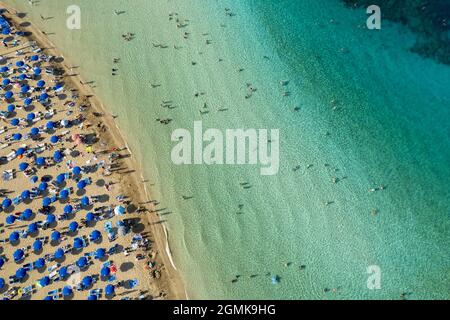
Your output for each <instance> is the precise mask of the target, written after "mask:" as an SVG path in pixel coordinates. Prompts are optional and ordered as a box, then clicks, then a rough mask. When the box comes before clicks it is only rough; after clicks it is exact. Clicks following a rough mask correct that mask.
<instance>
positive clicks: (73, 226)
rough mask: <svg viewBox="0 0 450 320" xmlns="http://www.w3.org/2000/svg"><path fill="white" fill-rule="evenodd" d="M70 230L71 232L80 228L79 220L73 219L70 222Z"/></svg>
mask: <svg viewBox="0 0 450 320" xmlns="http://www.w3.org/2000/svg"><path fill="white" fill-rule="evenodd" d="M69 230H70V231H71V232H75V231H77V230H78V222H76V221H72V222H71V223H70V224H69Z"/></svg>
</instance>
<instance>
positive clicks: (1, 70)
mask: <svg viewBox="0 0 450 320" xmlns="http://www.w3.org/2000/svg"><path fill="white" fill-rule="evenodd" d="M7 71H9V68H8V67H1V68H0V72H2V73H3V72H7Z"/></svg>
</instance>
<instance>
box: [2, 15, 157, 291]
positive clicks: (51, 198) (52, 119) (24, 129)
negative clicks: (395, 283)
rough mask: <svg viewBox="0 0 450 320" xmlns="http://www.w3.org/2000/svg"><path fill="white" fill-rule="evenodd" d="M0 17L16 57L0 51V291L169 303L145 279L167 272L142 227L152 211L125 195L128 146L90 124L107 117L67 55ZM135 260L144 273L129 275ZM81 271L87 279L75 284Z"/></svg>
mask: <svg viewBox="0 0 450 320" xmlns="http://www.w3.org/2000/svg"><path fill="white" fill-rule="evenodd" d="M1 13H2V14H3V15H2V18H3V19H4V22H5V24H4V25H3V24H2V29H3V30H2V33H3V35H4V36H3V37H2V38H1V39H0V40H1V41H3V42H4V43H6V44H7V46H8V47H9V48H14V50H15V51H13V52H2V50H1V49H0V54H1V55H2V59H1V61H0V77H1V80H0V81H1V85H0V97H1V100H2V101H1V102H2V103H1V105H2V108H1V110H0V123H3V126H1V127H0V168H1V170H2V175H1V179H2V188H1V190H0V232H1V234H0V294H1V295H2V297H3V299H16V298H18V299H24V298H36V297H41V298H44V299H46V300H56V299H69V298H76V299H80V298H82V297H84V298H88V299H89V300H96V299H102V298H109V299H113V298H117V297H120V298H121V299H147V298H150V297H152V296H153V297H163V296H164V295H165V292H164V290H163V291H160V292H159V293H158V292H152V291H151V290H150V289H152V288H150V287H148V286H147V281H145V278H146V277H150V278H154V279H158V278H159V277H160V274H161V269H162V267H163V266H162V265H160V264H159V263H158V262H157V254H156V251H155V250H154V248H153V246H152V242H151V241H150V240H149V238H148V236H149V233H148V232H146V231H145V228H146V227H145V225H144V224H143V222H139V221H141V218H142V216H141V215H142V214H145V213H146V212H147V210H146V208H145V207H142V206H135V205H134V200H133V198H135V197H134V195H133V192H131V194H129V195H127V194H124V192H127V193H128V192H130V191H131V189H133V188H131V189H129V187H128V184H129V183H128V182H127V178H126V176H125V175H124V173H123V172H126V171H127V165H126V163H125V162H124V159H125V158H126V157H127V155H126V154H124V152H125V153H128V149H127V148H117V147H114V146H111V144H114V141H112V139H110V138H109V135H108V132H107V130H106V126H105V124H104V123H102V122H99V123H98V124H97V126H94V125H92V121H93V119H95V118H97V116H98V115H100V114H101V113H98V112H96V111H95V110H94V111H93V110H92V109H93V106H92V105H91V104H90V103H89V98H87V96H86V95H85V96H82V94H83V91H82V89H81V90H80V89H77V88H76V87H77V86H76V81H73V80H71V79H70V77H71V76H69V75H68V74H67V73H66V70H67V69H68V68H67V67H65V66H64V65H63V64H62V63H61V62H58V61H62V60H63V59H55V56H53V55H51V54H49V53H47V52H46V50H48V49H43V46H42V45H41V44H40V43H38V42H36V41H30V40H29V39H28V38H27V37H26V36H25V33H24V32H22V31H20V30H18V29H16V25H18V22H17V21H19V18H18V17H14V16H12V15H10V14H8V13H7V12H1ZM16 20H17V21H16ZM7 23H8V24H7ZM6 25H8V28H6ZM3 51H4V50H3ZM115 62H119V60H117V61H115ZM70 87H72V88H70ZM122 181H123V182H122ZM102 188H103V189H102ZM102 190H103V191H102ZM133 208H135V209H133ZM100 224H102V225H103V231H100V230H98V229H97V228H96V226H97V225H100ZM142 227H144V231H136V230H141V229H142ZM104 235H105V236H104ZM103 238H105V239H103ZM108 244H109V245H108ZM105 246H106V248H105ZM108 247H109V248H108ZM137 263H139V264H143V265H144V269H145V270H147V272H146V273H145V274H141V273H139V272H134V271H133V270H124V268H125V267H123V266H126V265H130V264H131V265H132V266H134V265H135V264H137ZM116 266H117V267H116ZM129 272H131V273H129ZM74 274H79V277H80V280H79V281H76V282H75V283H72V284H70V285H68V284H67V283H66V281H67V280H68V279H69V278H71V276H72V275H74ZM129 275H131V276H133V277H135V278H131V279H130V278H129ZM155 288H156V287H155ZM136 289H139V290H137V291H136ZM136 293H137V295H136Z"/></svg>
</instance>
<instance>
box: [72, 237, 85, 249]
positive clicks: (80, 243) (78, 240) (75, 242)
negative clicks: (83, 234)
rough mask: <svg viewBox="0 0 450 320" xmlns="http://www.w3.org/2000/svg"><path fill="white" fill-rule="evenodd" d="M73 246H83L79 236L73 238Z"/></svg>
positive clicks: (78, 247)
mask: <svg viewBox="0 0 450 320" xmlns="http://www.w3.org/2000/svg"><path fill="white" fill-rule="evenodd" d="M73 247H74V248H75V249H76V250H78V249H81V248H83V240H81V238H75V239H74V240H73Z"/></svg>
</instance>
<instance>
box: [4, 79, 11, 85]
mask: <svg viewBox="0 0 450 320" xmlns="http://www.w3.org/2000/svg"><path fill="white" fill-rule="evenodd" d="M10 83H11V80H9V79H8V78H6V79H3V81H2V84H3V85H4V86H7V85H8V84H10Z"/></svg>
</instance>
